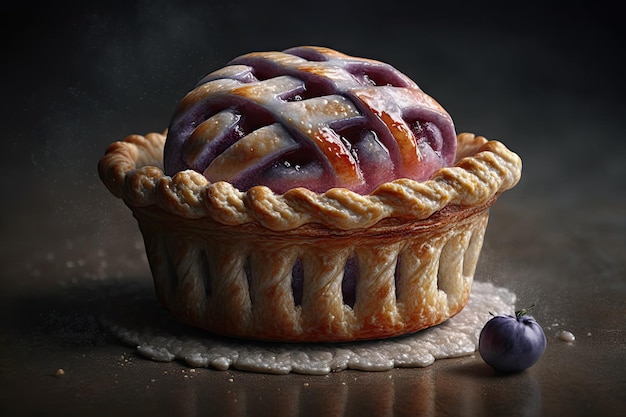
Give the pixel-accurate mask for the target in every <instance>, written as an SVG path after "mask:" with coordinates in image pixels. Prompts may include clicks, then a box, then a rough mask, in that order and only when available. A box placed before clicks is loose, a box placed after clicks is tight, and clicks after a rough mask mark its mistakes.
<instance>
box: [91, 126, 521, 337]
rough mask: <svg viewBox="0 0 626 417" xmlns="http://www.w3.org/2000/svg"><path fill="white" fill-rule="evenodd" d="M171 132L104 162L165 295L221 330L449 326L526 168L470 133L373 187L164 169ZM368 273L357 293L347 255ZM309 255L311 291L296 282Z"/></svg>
mask: <svg viewBox="0 0 626 417" xmlns="http://www.w3.org/2000/svg"><path fill="white" fill-rule="evenodd" d="M164 142H165V136H164V135H163V134H159V133H149V134H147V135H145V136H140V135H131V136H129V137H127V138H126V139H125V140H124V141H122V142H115V143H113V144H112V145H110V146H109V148H108V149H107V151H106V154H105V156H104V157H103V158H102V159H101V161H100V164H99V173H100V177H101V179H102V180H103V182H104V183H105V184H106V186H107V187H108V189H109V190H110V191H111V192H112V193H113V194H114V195H115V196H117V197H119V198H122V199H123V200H124V201H125V203H126V204H127V205H128V206H129V207H130V208H131V210H132V211H133V214H134V216H135V217H136V219H137V221H138V224H139V227H140V229H141V232H142V234H143V236H144V241H145V245H146V252H147V255H148V260H149V264H150V267H151V270H152V274H153V277H154V281H155V287H156V291H157V296H158V298H159V300H160V302H161V303H162V304H163V305H164V306H165V307H166V308H168V309H169V310H170V311H171V312H172V313H173V314H174V315H175V316H176V317H178V318H179V319H180V320H182V321H184V322H187V323H189V324H192V325H195V326H198V327H201V328H205V329H207V330H209V331H212V332H215V333H218V334H223V335H229V336H235V337H242V338H251V339H262V340H280V341H306V342H331V341H353V340H363V339H376V338H384V337H390V336H397V335H402V334H407V333H411V332H415V331H418V330H421V329H424V328H427V327H431V326H434V325H436V324H439V323H441V322H443V321H445V320H447V319H448V318H450V317H452V316H454V315H455V314H456V313H458V312H459V311H460V310H461V309H462V308H463V307H464V306H465V304H466V303H467V301H468V298H469V294H470V290H471V285H472V280H473V275H474V270H475V268H476V263H477V261H478V257H479V253H480V249H481V247H482V242H483V236H484V233H485V228H486V226H487V221H488V215H489V208H490V207H491V205H492V204H493V203H494V202H495V200H496V199H497V197H498V196H499V194H500V193H502V192H503V191H505V190H507V189H510V188H512V187H513V186H515V184H516V183H517V182H518V181H519V179H520V175H521V160H520V158H519V157H518V156H517V155H516V154H515V153H513V152H511V151H510V150H508V149H507V148H506V147H505V146H504V145H503V144H501V143H500V142H497V141H488V140H487V139H485V138H484V137H481V136H475V135H473V134H470V133H463V134H460V135H458V150H457V162H456V164H455V165H454V166H453V167H447V168H442V169H439V170H438V171H437V172H436V173H435V174H434V175H433V176H432V178H431V179H430V180H428V181H425V182H416V181H413V180H407V179H400V180H396V181H393V182H389V183H385V184H382V185H381V186H379V187H378V188H376V189H375V190H374V191H373V192H372V193H371V194H369V195H359V194H356V193H354V192H351V191H349V190H346V189H331V190H329V191H327V192H325V193H323V194H318V193H314V192H311V191H309V190H306V189H301V188H295V189H292V190H289V191H288V192H286V193H285V194H283V195H276V194H274V193H273V192H272V191H271V190H270V189H269V188H267V187H263V186H257V187H253V188H251V189H249V190H248V191H247V192H240V191H238V190H237V189H235V188H234V187H232V186H231V185H230V184H228V183H225V182H216V183H209V181H207V180H206V179H205V177H204V176H202V175H201V174H198V173H196V172H193V171H182V172H179V173H178V174H176V175H174V176H173V177H169V176H166V175H164V174H163V171H162V159H163V146H164ZM349 262H352V263H353V264H354V265H356V269H357V270H358V273H357V279H356V287H355V301H354V302H353V303H350V305H349V304H348V303H346V302H345V300H344V296H345V294H344V292H343V291H342V280H343V278H344V271H345V268H346V264H347V263H349ZM296 264H298V265H301V271H302V272H301V275H302V277H301V279H302V288H301V291H302V294H301V296H298V297H296V296H295V295H294V289H293V286H292V281H293V279H294V278H293V277H294V276H295V275H294V274H295V272H294V268H295V265H296Z"/></svg>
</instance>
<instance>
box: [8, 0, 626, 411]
mask: <svg viewBox="0 0 626 417" xmlns="http://www.w3.org/2000/svg"><path fill="white" fill-rule="evenodd" d="M84 3H85V4H84V5H80V6H77V5H74V6H71V7H65V8H60V7H59V5H57V4H54V5H53V4H52V3H51V2H50V3H44V4H43V5H38V6H37V7H36V8H35V6H31V5H29V3H26V2H19V3H18V2H8V5H7V6H6V7H4V8H3V11H2V13H3V17H4V20H5V25H3V29H2V30H3V31H4V36H3V39H4V42H5V44H7V42H8V46H7V47H6V48H5V49H6V52H5V53H4V59H3V64H2V66H0V71H1V72H2V80H3V81H4V84H3V87H2V90H3V98H4V99H3V100H2V106H3V107H2V111H1V112H0V114H1V115H2V116H1V117H2V129H3V134H4V138H3V142H2V145H3V151H2V153H1V154H0V158H1V162H2V167H3V168H4V172H3V175H2V177H1V179H0V181H1V185H2V193H3V198H2V203H1V214H2V215H1V216H0V225H1V230H0V231H1V234H0V236H1V237H2V239H1V240H0V245H1V247H0V249H1V250H0V266H1V267H2V269H1V271H2V275H1V277H0V313H1V314H0V415H2V416H13V415H39V416H44V415H63V416H74V415H76V416H78V415H80V416H83V415H103V416H105V415H107V416H109V415H148V414H150V415H153V416H161V415H178V416H192V415H206V416H209V415H216V416H243V415H272V416H308V415H327V416H335V415H336V416H341V415H345V416H366V415H372V416H393V415H454V416H461V415H468V416H474V415H486V416H487V415H488V416H495V415H520V416H522V415H523V416H538V415H545V416H555V415H569V416H589V415H594V416H618V415H619V416H621V415H624V410H626V400H625V396H624V392H626V256H625V255H626V253H625V252H626V164H625V163H624V158H625V157H626V145H625V143H626V142H625V141H624V139H623V136H622V131H623V128H622V123H623V121H624V119H625V116H626V113H625V110H626V106H625V105H624V101H623V95H624V93H625V88H624V81H623V78H622V73H623V69H622V68H621V60H620V59H621V57H620V55H621V54H622V53H623V46H622V45H623V43H622V39H623V37H622V35H623V28H622V27H621V26H622V23H621V20H620V19H621V17H620V15H619V13H618V11H617V9H613V8H612V7H611V6H608V5H603V4H602V3H601V2H594V3H593V5H591V4H583V5H580V3H578V5H577V6H567V7H566V8H562V9H560V8H556V7H554V8H551V7H548V6H546V3H545V2H544V3H542V4H543V5H542V6H540V4H539V3H537V4H533V2H521V3H519V2H518V3H516V4H519V8H517V9H516V8H512V7H504V6H502V5H501V4H500V3H501V2H492V3H489V4H487V3H486V4H485V5H477V4H476V3H472V2H467V4H465V3H463V4H461V5H454V4H449V3H448V4H446V5H439V6H438V5H435V4H432V3H435V2H429V3H428V5H420V4H419V2H411V3H410V4H405V3H406V2H400V1H395V0H387V1H385V2H376V3H368V2H360V3H355V4H352V5H350V4H347V3H345V2H344V3H342V5H339V3H340V2H337V1H334V2H331V1H318V2H314V3H307V4H305V5H302V6H301V5H297V6H296V3H295V2H294V5H293V6H289V7H285V6H282V7H279V6H276V5H272V4H271V3H268V2H256V3H254V4H253V3H250V4H249V3H248V2H237V3H232V4H220V3H218V2H210V1H209V2H194V1H185V2H182V3H181V4H182V5H177V6H174V5H172V4H171V3H170V2H167V1H154V2H145V1H139V2H121V1H119V2H118V1H113V2H108V3H107V6H101V5H99V3H98V2H84ZM212 3H215V4H212ZM470 3H472V5H471V6H470V5H469V4H470ZM6 22H17V24H16V26H15V27H14V29H9V27H8V25H7V24H6ZM302 44H314V45H324V46H329V47H332V48H334V49H338V50H340V51H342V52H346V53H348V54H351V55H357V56H365V57H370V58H375V59H379V60H382V61H386V62H388V63H391V64H392V65H394V66H395V67H396V68H398V69H400V70H401V71H403V72H405V73H406V74H408V75H409V76H410V77H411V78H413V79H414V80H416V82H417V83H418V84H419V85H420V86H421V87H422V89H424V90H425V91H426V92H427V93H429V94H431V95H432V96H434V97H435V98H436V99H437V100H438V101H439V102H440V103H441V104H442V105H443V106H444V107H445V108H446V109H447V110H448V111H449V112H450V113H451V115H452V116H453V118H454V120H455V124H456V127H457V130H458V131H469V132H474V133H477V134H481V135H484V136H486V137H488V138H492V139H497V140H500V141H502V142H504V143H505V144H506V145H507V146H508V147H509V148H510V149H512V150H514V151H516V152H517V153H518V154H519V155H520V156H521V157H522V159H523V161H524V169H523V178H522V180H521V182H520V183H519V185H518V186H517V187H516V188H514V189H513V190H511V191H509V192H507V193H505V194H504V195H503V196H502V197H501V198H500V199H499V200H498V202H497V203H496V205H495V206H494V208H493V209H492V211H491V218H490V224H489V227H488V229H487V234H486V238H485V244H484V248H483V252H482V255H481V259H480V262H479V265H478V269H477V272H476V279H480V280H483V281H491V282H494V283H496V284H497V285H500V286H503V287H506V288H509V289H510V290H512V291H513V292H515V293H516V294H517V297H518V307H523V306H526V305H529V304H533V303H534V304H536V307H535V310H534V311H533V314H534V316H535V317H536V318H537V319H538V320H539V321H540V322H541V323H542V325H543V326H544V330H545V332H546V336H547V338H548V346H547V350H546V353H545V355H544V356H543V358H542V359H541V360H540V361H539V362H538V363H537V364H536V365H535V366H533V367H532V368H530V369H528V370H527V371H525V372H522V373H519V374H514V375H509V376H501V375H496V374H495V373H494V372H493V371H492V370H491V369H490V368H489V367H488V366H487V365H486V364H485V363H484V362H483V361H482V360H481V358H480V356H479V355H478V354H476V355H473V356H468V357H463V358H457V359H449V360H442V361H437V362H436V363H435V364H434V365H432V366H430V367H427V368H421V369H395V370H392V371H386V372H374V373H367V372H358V371H344V372H339V373H335V374H330V375H328V376H306V375H294V374H292V375H284V376H277V375H264V374H253V373H245V372H239V371H232V370H231V371H217V370H211V369H204V368H201V369H192V368H189V367H188V366H186V365H185V364H183V363H179V362H173V363H159V362H153V361H150V360H147V359H144V358H143V357H141V356H139V355H138V354H137V353H136V352H135V349H134V348H133V347H131V346H126V345H124V344H123V343H121V342H120V341H119V340H117V339H115V338H114V337H112V336H111V335H110V334H109V333H108V332H107V331H105V330H104V329H103V328H102V327H101V324H100V322H99V320H98V314H99V313H101V312H103V311H107V309H112V308H123V306H124V300H123V299H122V300H120V299H116V300H109V299H108V298H107V297H102V296H101V295H102V294H103V293H104V292H105V291H108V290H110V289H111V288H124V287H125V286H137V288H143V289H144V290H145V291H146V292H147V293H150V291H152V289H151V276H150V271H149V269H148V266H147V263H146V260H145V255H144V249H143V243H142V240H141V235H140V233H139V231H138V229H137V226H136V223H135V221H134V219H133V218H132V216H131V214H130V212H129V210H128V209H127V208H126V207H125V206H124V205H123V203H122V202H121V201H119V200H117V199H115V198H114V197H113V196H112V195H111V194H109V193H108V191H107V190H106V189H105V187H104V186H103V185H102V183H101V182H100V180H99V179H98V177H97V172H96V165H97V161H98V160H99V158H100V157H101V155H102V154H103V152H104V149H105V148H106V146H107V145H108V144H109V143H111V142H113V141H115V140H119V139H122V138H123V137H124V136H126V135H128V134H130V133H147V132H150V131H161V130H163V129H164V128H165V127H167V124H168V122H169V117H170V115H171V113H172V111H173V109H174V106H175V105H176V103H177V102H178V100H180V98H181V97H182V95H183V94H184V93H185V92H186V91H187V90H188V89H190V88H191V87H192V86H193V84H195V82H196V81H197V80H199V79H200V78H202V76H204V75H205V74H206V73H208V72H210V71H211V70H213V69H216V68H218V67H220V66H223V65H224V64H225V63H226V62H227V61H228V60H229V59H231V58H233V57H235V56H238V55H240V54H243V53H246V52H250V51H254V50H282V49H286V48H288V47H290V46H295V45H302ZM559 330H567V331H570V332H572V333H573V334H574V335H575V336H576V340H575V342H573V343H566V342H563V341H561V340H559V339H558V338H557V337H556V335H557V332H558V331H559ZM59 369H62V370H63V371H64V374H63V375H57V371H58V370H59Z"/></svg>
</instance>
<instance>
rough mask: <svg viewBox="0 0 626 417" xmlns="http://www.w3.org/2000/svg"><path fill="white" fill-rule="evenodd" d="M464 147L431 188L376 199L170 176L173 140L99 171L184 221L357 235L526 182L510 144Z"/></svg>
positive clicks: (137, 145)
mask: <svg viewBox="0 0 626 417" xmlns="http://www.w3.org/2000/svg"><path fill="white" fill-rule="evenodd" d="M457 142H458V144H457V158H456V159H457V160H456V163H455V165H454V166H453V167H445V168H441V169H439V170H438V171H436V172H435V173H434V174H433V176H432V177H431V179H430V180H428V181H424V182H417V181H414V180H410V179H398V180H395V181H392V182H387V183H384V184H381V185H380V186H379V187H377V188H376V189H375V190H374V191H372V193H370V194H369V195H360V194H357V193H355V192H353V191H350V190H347V189H344V188H333V189H330V190H328V191H326V192H325V193H322V194H320V193H315V192H313V191H310V190H307V189H304V188H293V189H291V190H289V191H287V192H286V193H284V194H282V195H278V194H275V193H274V192H272V190H271V189H269V188H268V187H264V186H255V187H252V188H250V189H249V190H247V191H245V192H242V191H240V190H238V189H236V188H234V187H233V186H232V185H231V184H229V183H227V182H223V181H220V182H215V183H211V182H209V181H208V180H207V179H206V178H205V177H204V176H203V175H202V174H200V173H197V172H195V171H191V170H186V171H181V172H179V173H177V174H176V175H174V176H172V177H170V176H166V175H165V174H164V173H163V147H164V145H165V133H163V134H162V133H148V134H146V135H145V136H141V135H130V136H128V137H126V138H125V139H124V140H123V141H119V142H114V143H112V144H111V145H110V146H109V147H108V148H107V150H106V152H105V155H104V156H103V157H102V159H101V160H100V162H99V164H98V172H99V174H100V178H101V179H102V181H103V182H104V184H105V185H106V186H107V188H108V189H109V190H110V191H111V192H112V193H113V194H114V195H115V196H117V197H118V198H122V199H123V200H124V201H125V202H126V204H128V205H129V206H131V207H146V206H150V205H155V206H157V207H158V208H160V209H162V210H164V211H166V212H169V213H171V214H173V215H177V216H181V217H184V218H189V219H199V218H210V219H212V220H213V221H216V222H218V223H221V224H224V225H228V226H236V225H242V224H245V223H258V224H260V225H262V226H263V227H265V228H267V229H270V230H274V231H285V230H292V229H295V228H298V227H300V226H302V225H305V224H309V223H318V224H322V225H325V226H328V227H334V228H338V229H341V230H353V229H360V228H366V227H369V226H372V225H374V224H376V223H378V222H379V221H381V220H384V219H387V218H404V219H407V220H422V219H426V218H428V217H430V216H431V215H432V214H433V213H435V212H437V211H439V210H441V209H443V208H444V207H446V206H447V205H458V206H473V205H480V204H483V203H485V202H487V201H488V200H490V199H492V198H493V197H494V196H496V195H497V194H500V193H502V192H504V191H506V190H508V189H510V188H513V187H514V186H515V185H516V184H517V183H518V181H519V179H520V177H521V171H522V161H521V159H520V157H519V156H518V155H517V154H515V153H514V152H512V151H510V150H509V149H507V148H506V147H505V146H504V145H503V144H502V143H500V142H498V141H494V140H492V141H489V140H487V139H486V138H484V137H482V136H476V135H474V134H472V133H461V134H459V135H458V136H457Z"/></svg>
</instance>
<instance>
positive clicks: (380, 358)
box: [102, 281, 516, 375]
mask: <svg viewBox="0 0 626 417" xmlns="http://www.w3.org/2000/svg"><path fill="white" fill-rule="evenodd" d="M515 299H516V296H515V294H514V293H512V292H511V291H509V290H508V289H506V288H501V287H496V286H494V285H493V284H491V283H486V282H479V281H474V284H473V286H472V293H471V296H470V300H469V303H468V304H467V306H466V307H465V308H464V309H463V310H462V311H461V312H460V313H459V314H457V315H456V316H454V317H453V318H451V319H449V320H447V321H446V322H444V323H442V324H440V325H438V326H435V327H432V328H430V329H426V330H423V331H420V332H417V333H414V334H411V335H407V336H401V337H395V338H390V339H384V340H374V341H363V342H351V343H316V344H296V343H274V342H256V341H243V340H236V339H229V338H224V337H220V336H216V335H213V334H210V333H207V332H203V331H199V330H197V329H193V328H191V327H188V326H185V325H182V324H180V323H179V322H178V321H176V320H175V319H173V318H172V317H171V316H169V314H168V313H167V312H165V311H164V309H162V308H154V309H146V308H139V306H142V305H143V307H145V302H144V303H143V304H142V303H135V302H129V303H128V305H127V307H129V308H124V309H115V310H116V313H106V314H105V315H103V317H102V322H103V324H104V325H105V327H107V328H108V329H109V330H110V331H111V332H112V333H113V334H114V335H116V336H117V337H118V338H119V339H120V340H121V341H123V342H124V343H126V344H128V345H130V346H136V348H137V351H138V352H139V353H140V354H141V355H143V356H145V357H146V358H149V359H152V360H155V361H160V362H171V361H174V360H179V361H182V362H184V363H186V364H187V365H189V366H191V367H206V368H213V369H217V370H223V371H225V370H228V369H231V368H232V369H237V370H241V371H249V372H259V373H272V374H287V373H290V372H293V373H299V374H310V375H325V374H328V373H331V372H337V371H342V370H345V369H353V370H361V371H385V370H389V369H392V368H417V367H426V366H429V365H431V364H432V363H433V362H434V361H435V360H437V359H446V358H455V357H461V356H466V355H470V354H472V353H473V352H475V351H476V349H477V346H478V337H479V335H480V330H481V329H482V327H483V326H484V324H485V323H486V322H487V321H488V320H489V319H490V318H491V316H490V313H493V314H513V313H514V310H515V308H514V304H515ZM132 306H137V308H136V309H133V308H132ZM125 307H126V306H125ZM157 307H160V306H157Z"/></svg>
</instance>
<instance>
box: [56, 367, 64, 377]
mask: <svg viewBox="0 0 626 417" xmlns="http://www.w3.org/2000/svg"><path fill="white" fill-rule="evenodd" d="M54 375H55V376H58V377H62V376H63V375H65V371H64V370H63V368H59V369H57V371H56V372H55V373H54Z"/></svg>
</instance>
